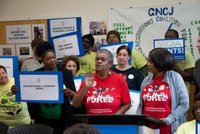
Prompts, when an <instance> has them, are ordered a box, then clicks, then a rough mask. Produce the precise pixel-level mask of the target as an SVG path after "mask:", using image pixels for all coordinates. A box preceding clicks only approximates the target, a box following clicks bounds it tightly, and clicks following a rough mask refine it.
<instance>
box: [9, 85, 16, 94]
mask: <svg viewBox="0 0 200 134" xmlns="http://www.w3.org/2000/svg"><path fill="white" fill-rule="evenodd" d="M10 90H11V92H12V94H16V93H17V86H16V85H13V86H12V87H11V89H10Z"/></svg>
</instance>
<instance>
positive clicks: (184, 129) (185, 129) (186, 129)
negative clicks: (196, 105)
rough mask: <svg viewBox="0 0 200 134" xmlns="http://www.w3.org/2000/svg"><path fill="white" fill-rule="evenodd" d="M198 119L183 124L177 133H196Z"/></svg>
mask: <svg viewBox="0 0 200 134" xmlns="http://www.w3.org/2000/svg"><path fill="white" fill-rule="evenodd" d="M195 127H196V120H192V121H189V122H185V123H183V124H181V125H180V126H179V127H178V129H177V130H176V133H175V134H196V130H195V129H196V128H195Z"/></svg>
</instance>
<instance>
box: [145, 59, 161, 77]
mask: <svg viewBox="0 0 200 134" xmlns="http://www.w3.org/2000/svg"><path fill="white" fill-rule="evenodd" d="M147 69H148V71H149V72H151V73H153V74H155V73H158V72H159V70H158V69H157V68H156V67H155V65H154V63H153V62H152V61H151V59H150V58H148V60H147Z"/></svg>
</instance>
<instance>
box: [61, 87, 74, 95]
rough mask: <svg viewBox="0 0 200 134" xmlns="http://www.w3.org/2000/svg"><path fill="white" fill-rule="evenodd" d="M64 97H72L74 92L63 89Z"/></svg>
mask: <svg viewBox="0 0 200 134" xmlns="http://www.w3.org/2000/svg"><path fill="white" fill-rule="evenodd" d="M63 92H64V94H65V96H67V97H74V94H75V92H74V91H72V90H71V89H69V88H66V89H63Z"/></svg>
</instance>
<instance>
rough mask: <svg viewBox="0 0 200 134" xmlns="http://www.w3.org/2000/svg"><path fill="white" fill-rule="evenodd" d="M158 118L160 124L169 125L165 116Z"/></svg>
mask: <svg viewBox="0 0 200 134" xmlns="http://www.w3.org/2000/svg"><path fill="white" fill-rule="evenodd" d="M160 120H161V122H162V124H164V125H169V123H168V121H167V120H166V119H165V118H161V119H160Z"/></svg>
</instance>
